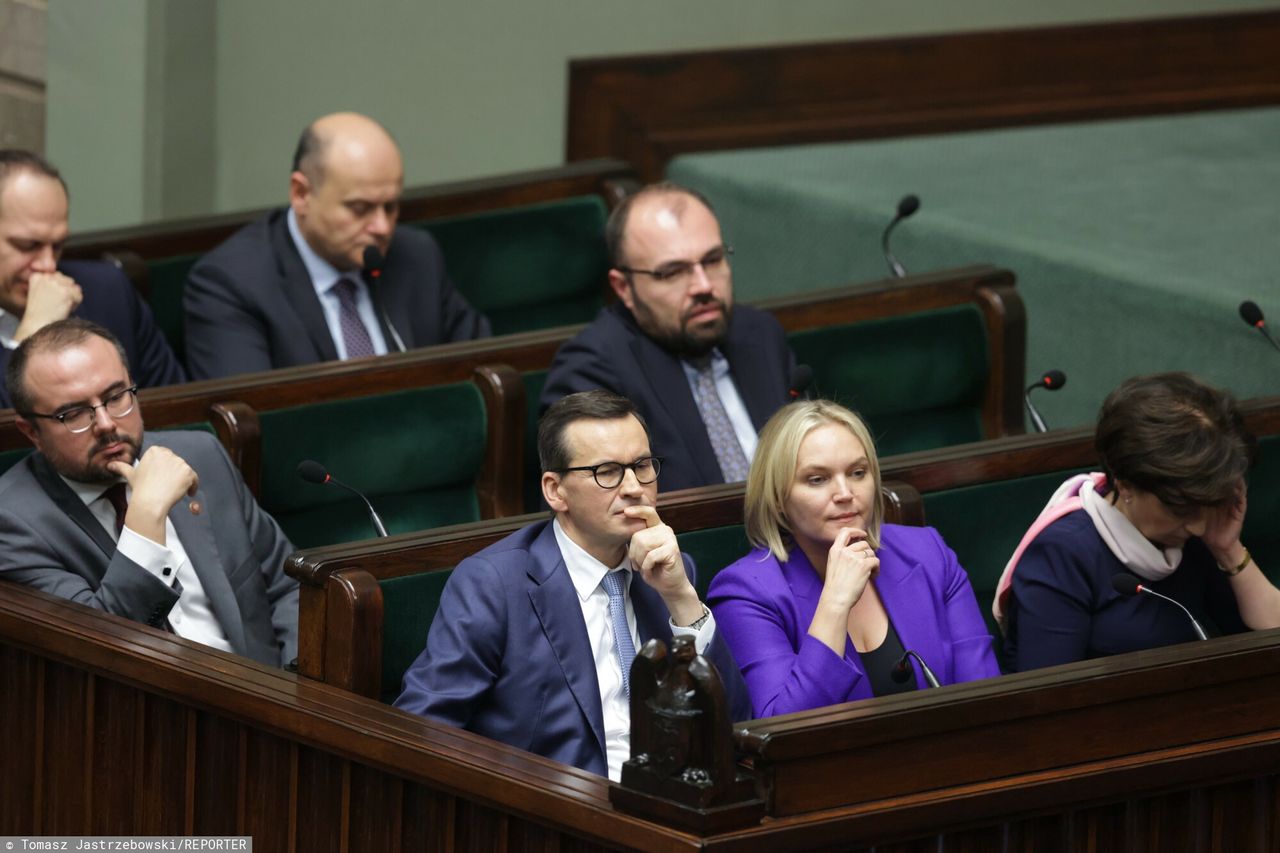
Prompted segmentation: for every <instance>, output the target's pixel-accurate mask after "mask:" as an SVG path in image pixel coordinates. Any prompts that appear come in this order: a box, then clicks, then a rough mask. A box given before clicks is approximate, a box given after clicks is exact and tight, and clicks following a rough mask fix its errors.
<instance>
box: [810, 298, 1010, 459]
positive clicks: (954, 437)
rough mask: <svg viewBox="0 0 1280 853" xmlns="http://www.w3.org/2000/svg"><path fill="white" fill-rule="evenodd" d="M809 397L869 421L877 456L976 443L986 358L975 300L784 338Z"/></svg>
mask: <svg viewBox="0 0 1280 853" xmlns="http://www.w3.org/2000/svg"><path fill="white" fill-rule="evenodd" d="M787 340H788V341H789V342H790V343H791V347H792V349H793V350H794V351H795V354H796V359H797V360H798V361H799V363H800V364H807V365H809V366H810V367H812V368H813V384H812V385H811V386H810V388H811V391H812V396H815V397H817V396H821V397H827V398H830V399H833V400H836V401H838V402H840V403H843V404H844V405H846V406H849V407H850V408H852V409H854V410H855V411H857V412H858V413H859V414H861V415H862V417H863V418H864V419H866V421H867V423H868V424H869V426H870V427H871V432H872V435H873V436H874V438H875V440H876V450H877V451H878V452H879V454H880V456H881V457H885V456H892V455H894V454H897V453H910V452H912V451H915V450H928V449H930V448H934V447H947V446H950V445H953V444H963V443H965V442H969V441H981V440H982V439H983V438H986V436H984V435H983V433H982V402H983V396H984V394H985V391H986V387H987V377H988V373H989V369H990V356H989V354H988V349H987V338H986V326H985V324H984V322H983V318H982V313H981V312H980V311H979V310H978V309H977V308H976V307H974V306H972V305H961V306H955V307H951V308H940V309H937V310H934V311H925V312H922V313H920V314H910V315H907V316H903V317H889V318H885V319H880V320H864V321H862V322H859V323H850V324H847V325H843V326H827V327H824V328H819V329H810V330H807V331H803V332H793V333H791V334H789V335H788V336H787Z"/></svg>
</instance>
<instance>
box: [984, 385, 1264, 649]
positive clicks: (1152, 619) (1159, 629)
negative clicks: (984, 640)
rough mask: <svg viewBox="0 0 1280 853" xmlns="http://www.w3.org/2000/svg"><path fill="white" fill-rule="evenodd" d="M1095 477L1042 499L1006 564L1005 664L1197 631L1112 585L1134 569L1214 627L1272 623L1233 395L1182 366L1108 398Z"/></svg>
mask: <svg viewBox="0 0 1280 853" xmlns="http://www.w3.org/2000/svg"><path fill="white" fill-rule="evenodd" d="M1095 446H1096V447H1097V451H1098V457H1099V459H1100V460H1101V461H1102V469H1103V470H1102V472H1101V473H1096V474H1084V475H1080V476H1078V477H1073V478H1071V479H1070V480H1068V481H1067V482H1066V483H1064V484H1063V485H1062V486H1061V487H1060V488H1059V489H1058V491H1057V492H1056V493H1055V494H1054V495H1053V497H1052V498H1051V499H1050V500H1049V504H1048V506H1046V507H1045V509H1044V511H1043V512H1042V513H1041V514H1040V517H1039V518H1038V519H1037V520H1036V522H1035V523H1034V524H1033V525H1032V526H1031V529H1030V530H1028V531H1027V534H1026V536H1024V537H1023V540H1022V543H1021V544H1020V545H1019V546H1018V549H1017V551H1015V552H1014V555H1013V559H1011V560H1010V561H1009V565H1008V566H1007V567H1006V568H1005V571H1004V575H1003V576H1002V577H1001V579H1000V584H999V586H998V588H997V592H996V600H995V604H994V607H993V610H994V612H995V615H996V619H997V620H998V621H999V622H1000V624H1001V626H1002V627H1003V628H1004V629H1005V633H1006V637H1005V642H1004V650H1005V654H1006V656H1007V661H1006V662H1007V664H1008V667H1009V668H1010V669H1012V670H1015V671H1021V670H1027V669H1034V668H1037V667H1042V666H1051V665H1053V664H1059V663H1068V662H1070V661H1076V660H1084V659H1086V658H1095V657H1102V656H1105V655H1114V654H1120V653H1122V652H1131V651H1137V650H1139V649H1149V648H1155V647H1157V646H1165V645H1170V644H1173V643H1181V642H1185V641H1189V640H1194V639H1196V634H1195V628H1194V627H1193V624H1192V622H1191V620H1190V619H1188V618H1187V615H1186V614H1185V613H1183V612H1182V610H1181V609H1180V608H1178V607H1177V606H1176V605H1174V604H1170V603H1168V602H1166V601H1161V600H1159V599H1157V598H1155V597H1153V596H1145V595H1137V596H1135V595H1132V594H1126V593H1124V592H1122V591H1120V590H1119V589H1118V587H1119V586H1121V585H1118V584H1116V583H1115V582H1113V578H1115V577H1116V576H1117V575H1121V574H1128V575H1133V576H1136V577H1137V579H1138V582H1140V583H1141V584H1142V585H1143V586H1144V587H1147V588H1149V589H1150V590H1152V591H1155V592H1158V593H1161V594H1162V595H1166V596H1168V597H1170V598H1172V599H1174V600H1175V601H1177V602H1178V603H1179V604H1181V605H1183V606H1184V607H1186V608H1187V609H1188V610H1189V611H1190V612H1191V613H1192V614H1193V615H1194V616H1195V617H1196V619H1197V621H1199V622H1201V623H1202V624H1207V626H1208V627H1211V628H1212V630H1213V632H1215V633H1223V634H1225V633H1238V632H1241V631H1244V630H1247V629H1250V628H1252V629H1255V630H1256V629H1261V628H1273V627H1277V626H1280V590H1277V589H1276V588H1275V587H1274V586H1272V584H1271V582H1270V581H1268V580H1267V578H1266V576H1265V575H1263V573H1262V572H1261V570H1260V569H1259V568H1258V566H1257V564H1256V563H1254V561H1253V558H1252V556H1251V555H1250V554H1249V550H1248V549H1247V548H1245V546H1244V544H1243V543H1241V541H1240V529H1241V526H1242V525H1243V523H1244V516H1245V509H1246V498H1245V482H1244V475H1245V472H1246V470H1247V469H1248V468H1249V465H1250V463H1251V462H1252V461H1253V455H1254V451H1255V441H1254V438H1253V436H1252V435H1250V434H1249V433H1248V431H1247V430H1246V429H1245V427H1244V421H1243V419H1242V418H1241V417H1240V413H1239V412H1238V411H1237V410H1236V405H1235V401H1234V399H1232V397H1231V396H1230V395H1229V394H1227V393H1224V392H1222V391H1218V390H1217V389H1215V388H1211V387H1210V386H1208V385H1205V384H1203V383H1201V382H1199V381H1198V380H1196V379H1194V378H1193V377H1191V376H1189V375H1187V374H1185V373H1161V374H1157V375H1154V376H1140V377H1137V378H1134V379H1130V380H1128V381H1127V382H1125V383H1124V384H1122V385H1121V386H1120V387H1119V388H1117V389H1116V390H1115V391H1112V392H1111V394H1110V395H1109V396H1108V397H1107V399H1106V401H1105V402H1104V403H1103V404H1102V411H1101V412H1100V413H1099V415H1098V426H1097V432H1096V436H1095Z"/></svg>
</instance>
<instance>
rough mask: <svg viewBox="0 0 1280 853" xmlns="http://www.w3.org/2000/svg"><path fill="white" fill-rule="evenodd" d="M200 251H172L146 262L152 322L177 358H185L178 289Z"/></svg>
mask: <svg viewBox="0 0 1280 853" xmlns="http://www.w3.org/2000/svg"><path fill="white" fill-rule="evenodd" d="M199 259H200V255H175V256H173V257H169V258H160V259H157V260H154V261H149V262H148V263H147V281H148V283H149V285H150V289H151V295H150V296H149V297H148V298H147V304H148V305H150V306H151V313H152V314H154V315H155V318H156V325H158V326H159V327H160V331H161V332H163V333H164V336H165V337H166V338H167V339H168V340H169V346H170V347H172V348H173V352H174V354H175V355H177V356H178V358H179V359H182V360H185V358H186V349H185V346H186V341H185V338H184V335H183V328H184V326H183V319H182V291H183V288H184V287H185V286H186V282H187V273H189V272H191V268H192V267H193V266H195V265H196V261H197V260H199Z"/></svg>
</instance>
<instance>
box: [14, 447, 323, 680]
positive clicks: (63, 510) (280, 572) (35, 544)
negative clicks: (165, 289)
mask: <svg viewBox="0 0 1280 853" xmlns="http://www.w3.org/2000/svg"><path fill="white" fill-rule="evenodd" d="M152 445H160V446H163V447H168V448H170V449H171V450H173V452H174V453H176V454H177V455H178V456H180V457H182V459H184V460H185V461H186V462H187V464H188V465H190V466H191V467H192V468H193V469H194V470H195V472H196V474H197V475H199V477H200V486H199V489H198V490H197V491H196V495H195V500H197V501H199V502H200V504H201V505H202V506H203V510H202V511H201V513H200V514H199V515H193V514H192V513H191V511H190V510H189V509H188V507H187V504H188V502H187V501H186V500H180V501H178V503H177V504H176V505H175V506H174V507H173V509H172V510H170V511H169V520H170V521H172V522H173V528H174V530H175V531H176V532H177V534H178V538H179V539H181V540H182V547H183V548H184V549H185V550H186V552H187V556H188V558H190V560H191V567H192V569H194V570H195V572H196V574H197V575H199V577H200V583H201V585H202V586H203V587H204V591H205V594H206V595H208V596H209V602H210V605H211V606H212V607H213V612H214V615H215V616H217V617H218V624H219V625H221V626H222V630H223V632H224V633H225V634H226V635H227V641H228V642H229V643H230V644H231V648H232V649H233V650H234V651H235V652H236V653H237V654H241V655H244V656H246V657H250V658H253V659H254V660H256V661H259V662H261V663H265V664H269V665H272V666H283V665H285V664H287V663H289V662H290V661H292V660H293V659H294V658H295V657H297V654H298V582H297V581H295V580H293V579H292V578H290V577H288V576H287V575H285V573H284V561H285V558H286V557H288V556H289V554H291V553H292V552H293V546H292V545H290V544H289V540H288V539H287V538H285V535H284V533H282V532H281V530H280V527H279V526H278V525H277V524H276V522H275V520H274V519H273V518H271V516H269V515H267V514H266V513H265V512H263V511H262V508H261V507H259V506H258V503H257V501H255V500H254V499H253V495H252V494H250V493H249V488H248V486H246V485H245V483H244V480H243V479H242V478H241V477H240V472H239V471H237V470H236V468H235V466H234V465H232V464H231V460H230V458H228V456H227V453H226V451H225V450H223V449H222V445H220V444H219V443H218V441H217V439H215V438H214V437H213V436H211V435H209V434H208V433H202V432H188V431H182V430H175V431H172V432H160V433H154V434H148V435H146V437H145V438H144V439H143V445H142V449H143V453H146V451H147V449H148V448H150V447H151V446H152ZM0 541H2V542H4V547H0V578H3V579H5V580H9V581H16V582H17V583H24V584H28V585H30V586H33V587H35V588H36V589H40V590H43V591H44V592H47V593H49V594H51V595H56V596H59V597H61V598H67V599H70V600H71V601H76V602H79V603H81V604H85V605H88V606H89V607H93V608H96V609H98V610H104V611H106V612H108V613H114V614H116V615H118V616H124V617H126V618H128V619H133V620H135V621H138V622H144V623H146V624H148V625H151V626H152V627H162V626H163V625H164V623H165V620H166V618H167V617H168V614H169V611H170V610H172V609H173V606H174V604H176V603H177V601H178V597H179V593H178V591H177V590H175V589H174V588H173V587H172V586H170V585H169V584H166V583H163V582H161V581H160V580H159V579H158V578H156V577H155V576H154V575H152V574H151V573H150V572H148V571H147V570H146V569H144V568H142V567H141V566H139V565H138V564H137V563H135V562H133V561H132V560H130V559H129V558H127V557H126V556H124V555H123V554H121V553H120V552H119V551H117V550H116V544H115V542H113V541H112V539H111V537H110V536H109V535H108V534H107V531H106V530H105V529H104V528H103V527H102V525H101V524H100V523H99V522H98V520H97V519H96V518H94V517H93V515H92V513H90V512H89V508H88V507H86V506H85V504H84V501H82V500H81V499H80V498H79V497H78V496H77V495H76V493H75V492H73V491H72V490H71V489H70V488H68V487H67V484H66V483H64V482H63V481H62V478H60V477H59V476H58V475H57V473H56V472H55V471H54V470H53V467H52V466H51V465H50V464H49V462H48V460H46V459H45V458H44V456H43V455H42V454H40V453H32V454H31V455H30V456H28V457H26V458H25V459H24V460H23V461H22V462H19V463H18V464H17V465H15V466H14V467H13V468H10V469H9V470H8V471H7V472H5V474H4V476H3V477H0Z"/></svg>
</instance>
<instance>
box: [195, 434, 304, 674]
mask: <svg viewBox="0 0 1280 853" xmlns="http://www.w3.org/2000/svg"><path fill="white" fill-rule="evenodd" d="M214 446H215V447H217V450H218V455H219V457H220V459H221V462H222V464H223V465H224V466H225V467H226V475H227V476H228V477H229V478H230V481H231V482H232V483H233V484H234V487H235V490H236V494H235V498H236V500H237V501H239V504H240V508H241V513H242V516H243V518H244V524H245V530H246V531H247V532H248V536H249V542H250V544H251V546H252V548H253V554H254V557H255V558H256V559H257V560H258V565H259V567H260V571H261V572H262V576H263V579H264V580H265V581H266V588H267V603H268V604H269V605H270V608H271V627H272V628H273V629H274V631H275V637H276V642H277V643H278V644H279V645H280V665H281V666H287V665H288V664H289V663H291V662H292V661H293V659H294V658H296V657H297V656H298V582H297V581H296V580H294V579H293V578H291V577H289V576H288V575H286V574H285V572H284V564H285V560H287V559H288V558H289V555H290V554H292V553H293V552H294V547H293V543H291V542H290V541H289V539H288V537H286V536H285V535H284V531H283V530H281V529H280V525H279V524H277V523H276V520H275V519H274V518H272V517H271V516H270V515H268V514H267V513H266V512H265V511H264V510H263V509H262V507H261V506H259V505H258V501H257V500H256V499H254V497H253V493H252V492H250V491H249V486H248V485H247V484H246V483H245V481H244V478H243V477H242V476H241V475H240V471H239V469H237V468H236V467H235V465H234V464H232V462H231V457H229V456H228V455H227V452H226V450H225V449H224V448H223V447H222V445H221V444H219V443H217V442H214ZM228 568H229V569H230V568H234V567H228Z"/></svg>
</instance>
